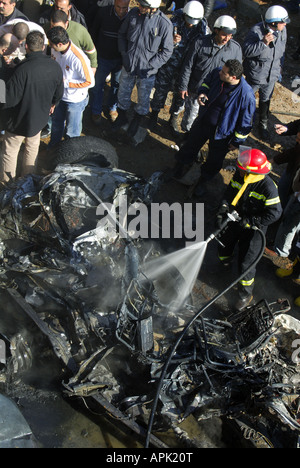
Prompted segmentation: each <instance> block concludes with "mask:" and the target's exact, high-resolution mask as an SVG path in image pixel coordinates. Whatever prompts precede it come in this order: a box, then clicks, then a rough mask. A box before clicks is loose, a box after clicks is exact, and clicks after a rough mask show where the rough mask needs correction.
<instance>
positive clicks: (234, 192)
mask: <svg viewBox="0 0 300 468" xmlns="http://www.w3.org/2000/svg"><path fill="white" fill-rule="evenodd" d="M237 168H238V170H237V171H236V174H235V175H234V177H233V178H232V180H231V183H230V184H229V186H228V188H227V190H226V192H225V195H224V200H223V202H222V205H221V207H220V210H219V213H218V215H217V219H218V220H219V223H220V224H222V217H223V216H224V215H225V214H226V213H227V212H228V211H230V210H232V209H234V210H236V211H237V212H238V214H239V216H240V218H241V221H240V223H237V222H229V223H228V225H227V228H226V229H225V230H224V231H223V233H222V234H221V236H220V238H219V239H220V242H221V244H222V245H223V246H222V245H221V244H219V247H218V250H219V252H218V254H219V259H220V261H221V262H222V263H223V264H224V265H228V264H229V263H230V261H231V259H232V256H233V253H234V249H235V247H236V246H237V245H238V249H239V254H238V267H239V273H240V274H242V273H243V272H246V270H248V269H249V268H250V271H248V273H247V274H246V275H245V276H244V277H243V279H242V280H241V281H240V282H239V285H238V294H239V298H238V301H237V303H236V306H235V308H236V310H237V311H240V310H243V309H244V308H245V307H247V306H248V305H249V304H250V303H251V301H252V299H253V289H254V281H255V273H256V265H254V266H253V268H251V265H253V264H255V260H256V258H257V255H258V252H259V251H260V249H261V246H262V245H261V236H260V234H259V232H257V230H254V229H251V227H253V226H256V227H258V228H259V229H260V230H262V231H263V233H266V231H267V228H268V226H270V225H271V224H273V223H274V222H276V221H277V220H278V219H279V218H280V216H281V214H282V208H281V204H280V198H279V195H278V189H277V186H276V184H275V182H274V181H273V180H272V179H271V177H270V176H269V175H268V174H269V173H270V171H271V164H270V162H269V161H268V160H267V157H266V155H265V154H264V153H263V152H262V151H260V150H257V149H248V150H246V151H242V152H241V153H240V155H239V157H238V161H237ZM232 204H234V206H233V205H232Z"/></svg>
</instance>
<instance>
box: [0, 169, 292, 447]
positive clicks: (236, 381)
mask: <svg viewBox="0 0 300 468" xmlns="http://www.w3.org/2000/svg"><path fill="white" fill-rule="evenodd" d="M159 182H160V174H154V175H153V176H152V177H151V178H150V179H149V180H142V179H140V178H139V177H136V176H135V175H133V174H130V173H127V172H124V171H121V170H119V169H115V168H112V167H104V168H103V167H99V166H98V165H97V164H94V163H93V164H88V163H86V164H85V163H81V164H79V163H75V164H72V165H70V164H62V165H59V166H57V167H56V169H55V170H54V171H53V172H52V173H51V174H50V175H48V176H46V177H39V176H32V175H29V176H27V177H26V178H24V179H20V180H17V181H16V182H13V183H11V184H9V185H8V186H7V188H5V189H4V190H2V192H1V193H0V210H1V212H0V237H1V244H0V261H1V263H0V265H1V266H0V268H1V276H0V281H1V288H2V290H3V291H5V292H6V294H8V296H9V298H10V300H11V301H12V303H13V304H14V305H15V306H16V307H18V308H20V311H21V312H22V313H24V314H25V315H26V316H27V317H29V318H30V320H31V321H32V322H33V323H34V324H35V325H36V326H37V327H38V328H39V329H40V331H41V332H42V333H43V335H44V336H45V337H46V338H47V341H48V342H49V343H50V344H51V347H52V349H53V351H54V353H55V355H56V356H57V357H58V358H59V359H60V360H61V362H62V363H63V366H64V367H65V368H66V369H68V373H69V377H68V380H67V381H63V382H62V388H63V391H64V393H65V395H67V396H69V397H80V398H84V399H85V400H87V401H91V400H92V401H93V402H94V403H96V404H97V405H98V404H99V405H100V406H101V407H102V408H104V409H105V410H106V411H107V413H108V415H111V416H113V417H114V418H115V419H117V420H119V421H120V422H121V423H122V424H125V425H126V426H127V427H129V428H130V429H131V430H133V431H134V432H135V433H136V434H137V435H139V436H141V437H142V438H144V437H146V435H147V423H148V420H149V415H150V412H151V407H152V404H153V401H154V400H155V398H156V397H157V398H158V401H159V403H158V406H157V410H156V414H155V420H154V424H153V431H152V430H151V434H148V436H149V441H150V445H151V446H154V447H167V445H166V444H165V443H164V441H163V439H162V438H161V437H160V433H161V432H163V431H166V430H169V429H172V430H173V431H174V432H175V434H176V436H177V438H178V443H180V444H182V446H189V447H203V446H204V442H203V440H202V439H201V437H200V436H199V437H197V436H195V434H193V435H191V434H189V432H188V430H186V428H185V426H184V424H183V423H184V421H187V420H188V418H193V420H194V421H197V422H201V421H204V420H208V419H211V418H216V417H217V418H222V420H223V421H224V422H225V423H226V424H227V425H230V426H232V427H233V426H234V428H235V432H236V433H237V434H238V438H239V440H240V441H242V442H243V443H244V444H246V445H247V444H248V445H249V446H253V447H268V448H271V447H276V448H280V447H284V448H287V447H292V448H294V447H297V445H298V440H299V435H300V397H299V390H300V374H299V360H297V359H296V360H295V359H292V353H293V348H292V344H291V343H292V342H293V341H294V340H295V339H296V338H297V337H299V333H300V324H299V322H298V321H297V320H296V319H293V318H292V317H291V316H289V315H288V314H287V312H288V311H289V304H288V302H287V301H286V300H280V301H277V302H274V303H273V304H268V303H267V302H266V301H264V300H262V301H261V302H259V303H258V304H256V305H254V306H252V307H250V308H247V309H246V310H245V311H244V312H241V313H239V314H234V315H231V316H229V317H228V318H227V319H226V320H224V319H221V318H220V319H216V318H213V319H212V318H210V317H204V316H201V315H200V316H199V318H198V319H197V320H196V322H195V323H193V326H192V327H190V329H189V330H188V333H186V334H185V336H184V337H183V339H182V341H181V343H180V346H178V348H177V349H176V353H175V354H174V356H173V358H172V360H171V362H170V365H169V366H168V369H167V372H166V375H165V378H164V381H163V385H162V390H161V391H160V392H159V395H157V394H156V389H157V383H158V381H159V378H160V375H161V371H162V368H163V366H164V364H165V362H166V360H167V358H168V356H169V353H170V351H171V350H172V346H173V344H174V342H175V340H176V337H177V336H178V334H179V333H180V332H181V331H182V329H183V327H184V326H185V325H186V324H187V323H188V321H189V320H190V318H191V317H193V315H194V314H195V313H196V312H197V310H195V309H194V307H193V305H192V304H185V305H184V306H182V307H181V308H180V310H178V308H177V306H176V304H174V302H173V301H172V294H171V295H170V288H175V289H176V288H177V285H178V283H179V282H181V281H183V278H182V277H181V275H180V272H178V271H172V273H171V274H170V278H167V279H166V283H167V284H158V282H155V281H150V280H149V279H148V278H147V277H146V276H145V274H144V273H143V264H144V262H146V261H147V259H148V258H149V257H151V256H153V255H157V251H156V250H152V247H151V246H150V245H149V244H148V243H146V242H143V241H142V240H132V239H131V238H130V237H129V238H123V237H122V236H121V235H120V232H119V233H118V232H114V233H112V232H111V226H109V223H108V224H107V225H101V226H100V227H99V224H98V222H99V219H97V216H96V210H97V207H98V206H99V204H101V203H103V204H107V203H111V204H112V206H114V208H115V212H116V213H117V212H118V206H116V205H114V204H115V203H118V202H119V200H120V197H122V196H125V195H126V197H128V200H129V201H130V203H134V202H136V201H142V202H143V203H150V202H151V199H152V195H153V194H154V193H155V190H156V188H157V186H158V184H159ZM97 225H98V227H97ZM0 332H1V330H0ZM1 337H2V338H3V339H5V340H6V342H7V343H8V344H9V346H8V348H7V359H6V364H4V363H3V362H2V363H1V364H0V366H1V367H0V376H1V378H2V381H5V379H6V378H7V379H8V378H10V379H13V378H16V377H17V375H18V377H19V376H20V375H22V372H25V371H26V370H27V369H28V367H30V365H31V362H32V360H33V359H34V350H36V349H37V343H34V337H29V336H28V335H26V334H22V333H16V334H11V336H5V337H4V336H3V335H2V334H1V333H0V338H1ZM8 373H10V376H8ZM151 429H152V428H151Z"/></svg>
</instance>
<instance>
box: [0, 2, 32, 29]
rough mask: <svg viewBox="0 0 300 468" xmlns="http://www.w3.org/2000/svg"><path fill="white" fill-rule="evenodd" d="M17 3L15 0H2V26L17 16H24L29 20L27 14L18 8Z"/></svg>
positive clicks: (0, 11) (0, 16)
mask: <svg viewBox="0 0 300 468" xmlns="http://www.w3.org/2000/svg"><path fill="white" fill-rule="evenodd" d="M16 3H17V2H16V1H15V0H3V1H0V26H1V25H2V24H5V23H7V21H11V20H14V19H16V18H22V19H24V20H25V21H29V20H28V18H27V16H25V15H24V13H22V12H21V11H20V10H18V9H17V8H16Z"/></svg>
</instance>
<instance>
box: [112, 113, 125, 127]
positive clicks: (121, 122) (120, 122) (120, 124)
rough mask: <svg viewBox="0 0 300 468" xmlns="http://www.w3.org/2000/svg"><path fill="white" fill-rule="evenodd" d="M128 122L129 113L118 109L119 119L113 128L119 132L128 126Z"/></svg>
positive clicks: (113, 124)
mask: <svg viewBox="0 0 300 468" xmlns="http://www.w3.org/2000/svg"><path fill="white" fill-rule="evenodd" d="M127 122H128V119H127V112H126V110H123V109H119V108H118V117H117V118H116V120H115V121H114V122H113V123H112V128H113V130H119V129H120V128H122V127H123V126H124V125H126V124H127Z"/></svg>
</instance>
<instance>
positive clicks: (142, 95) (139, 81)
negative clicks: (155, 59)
mask: <svg viewBox="0 0 300 468" xmlns="http://www.w3.org/2000/svg"><path fill="white" fill-rule="evenodd" d="M135 84H136V87H137V92H138V100H137V104H136V105H135V111H136V113H137V114H139V115H147V114H148V113H149V108H150V94H151V91H152V89H153V88H154V85H155V75H152V76H150V77H149V78H139V77H138V76H136V75H130V74H129V73H127V71H126V70H125V68H123V69H122V74H121V78H120V87H119V93H118V106H119V107H120V109H122V110H128V109H130V106H131V93H132V90H133V88H134V85H135Z"/></svg>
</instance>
